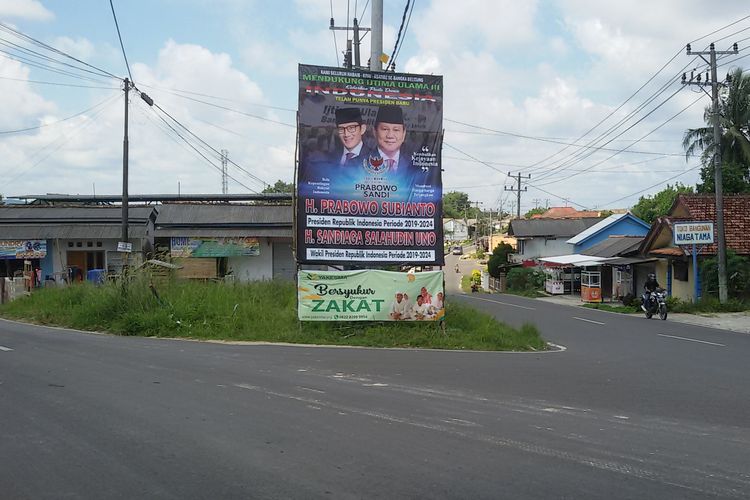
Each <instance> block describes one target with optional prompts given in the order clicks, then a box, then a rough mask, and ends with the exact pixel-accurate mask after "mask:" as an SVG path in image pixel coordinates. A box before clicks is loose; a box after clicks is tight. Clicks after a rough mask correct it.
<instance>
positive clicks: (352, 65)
mask: <svg viewBox="0 0 750 500" xmlns="http://www.w3.org/2000/svg"><path fill="white" fill-rule="evenodd" d="M381 11H382V3H381ZM355 15H356V13H355ZM380 25H381V28H380V29H381V32H382V29H383V28H382V25H383V16H382V15H381V16H380ZM328 29H329V30H331V31H346V52H344V67H345V68H347V69H360V68H361V66H360V59H361V58H360V54H359V47H360V44H361V39H360V36H359V32H360V31H370V28H365V27H363V26H360V25H359V21H357V18H356V17H355V18H354V24H353V26H351V27H349V26H348V25H347V26H336V25H335V23H334V21H333V18H331V24H330V26H329V27H328ZM350 31H352V32H353V33H354V35H353V38H354V40H352V39H350V38H349V32H350ZM381 40H382V35H381ZM352 44H353V46H354V51H353V52H354V61H353V62H352ZM381 45H382V42H381Z"/></svg>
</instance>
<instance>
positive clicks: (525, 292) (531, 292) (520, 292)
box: [503, 288, 547, 299]
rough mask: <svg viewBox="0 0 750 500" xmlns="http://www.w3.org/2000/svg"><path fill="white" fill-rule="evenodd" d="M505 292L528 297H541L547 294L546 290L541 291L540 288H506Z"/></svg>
mask: <svg viewBox="0 0 750 500" xmlns="http://www.w3.org/2000/svg"><path fill="white" fill-rule="evenodd" d="M503 293H507V294H509V295H518V296H519V297H527V298H529V299H538V298H539V297H546V296H547V295H546V294H545V293H544V292H540V291H539V290H510V289H508V288H506V289H505V292H503Z"/></svg>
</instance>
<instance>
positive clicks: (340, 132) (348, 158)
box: [331, 108, 372, 166]
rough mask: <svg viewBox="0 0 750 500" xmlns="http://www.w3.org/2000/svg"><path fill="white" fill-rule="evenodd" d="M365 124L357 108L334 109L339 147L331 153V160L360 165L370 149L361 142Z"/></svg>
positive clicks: (340, 163) (342, 163) (344, 164)
mask: <svg viewBox="0 0 750 500" xmlns="http://www.w3.org/2000/svg"><path fill="white" fill-rule="evenodd" d="M366 131H367V125H366V124H365V123H364V121H363V120H362V113H361V112H360V111H359V108H338V109H336V135H337V137H338V138H339V141H340V143H341V147H340V148H338V149H337V150H336V151H335V152H334V153H333V155H332V157H331V160H332V161H333V162H335V163H337V164H338V165H342V166H348V165H361V164H362V161H363V160H364V159H366V158H367V157H368V156H369V155H370V153H372V151H371V150H370V148H368V147H367V146H366V145H365V143H364V142H363V138H364V135H365V132H366Z"/></svg>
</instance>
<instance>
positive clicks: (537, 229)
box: [508, 217, 603, 238]
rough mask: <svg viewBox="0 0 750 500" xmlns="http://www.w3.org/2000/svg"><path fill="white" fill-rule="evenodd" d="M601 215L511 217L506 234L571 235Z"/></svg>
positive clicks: (588, 226)
mask: <svg viewBox="0 0 750 500" xmlns="http://www.w3.org/2000/svg"><path fill="white" fill-rule="evenodd" d="M601 220H603V219H602V218H601V217H592V218H585V219H528V220H527V219H513V220H512V221H510V227H509V229H508V234H509V235H511V236H515V237H517V238H533V237H535V236H554V237H571V236H575V235H576V234H578V233H580V232H581V231H585V230H586V229H588V228H590V227H591V226H593V225H594V224H596V223H597V222H599V221H601Z"/></svg>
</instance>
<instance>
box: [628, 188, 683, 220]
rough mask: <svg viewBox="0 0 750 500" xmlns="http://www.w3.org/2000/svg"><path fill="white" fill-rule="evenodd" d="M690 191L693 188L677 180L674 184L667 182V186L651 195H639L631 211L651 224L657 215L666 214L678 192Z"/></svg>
mask: <svg viewBox="0 0 750 500" xmlns="http://www.w3.org/2000/svg"><path fill="white" fill-rule="evenodd" d="M692 193H693V188H692V187H691V186H685V185H683V184H680V183H679V182H678V183H676V184H675V185H674V186H670V185H669V184H667V187H665V188H664V189H662V190H661V191H659V192H658V193H656V194H655V195H653V196H641V198H640V199H639V200H638V203H636V204H635V206H634V207H633V209H632V210H631V212H632V213H633V215H635V216H636V217H638V218H640V219H642V220H643V221H644V222H646V223H648V224H651V223H652V222H654V221H655V220H656V218H657V217H662V216H664V215H667V213H668V212H669V209H670V208H672V204H673V203H674V200H676V199H677V195H678V194H692Z"/></svg>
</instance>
